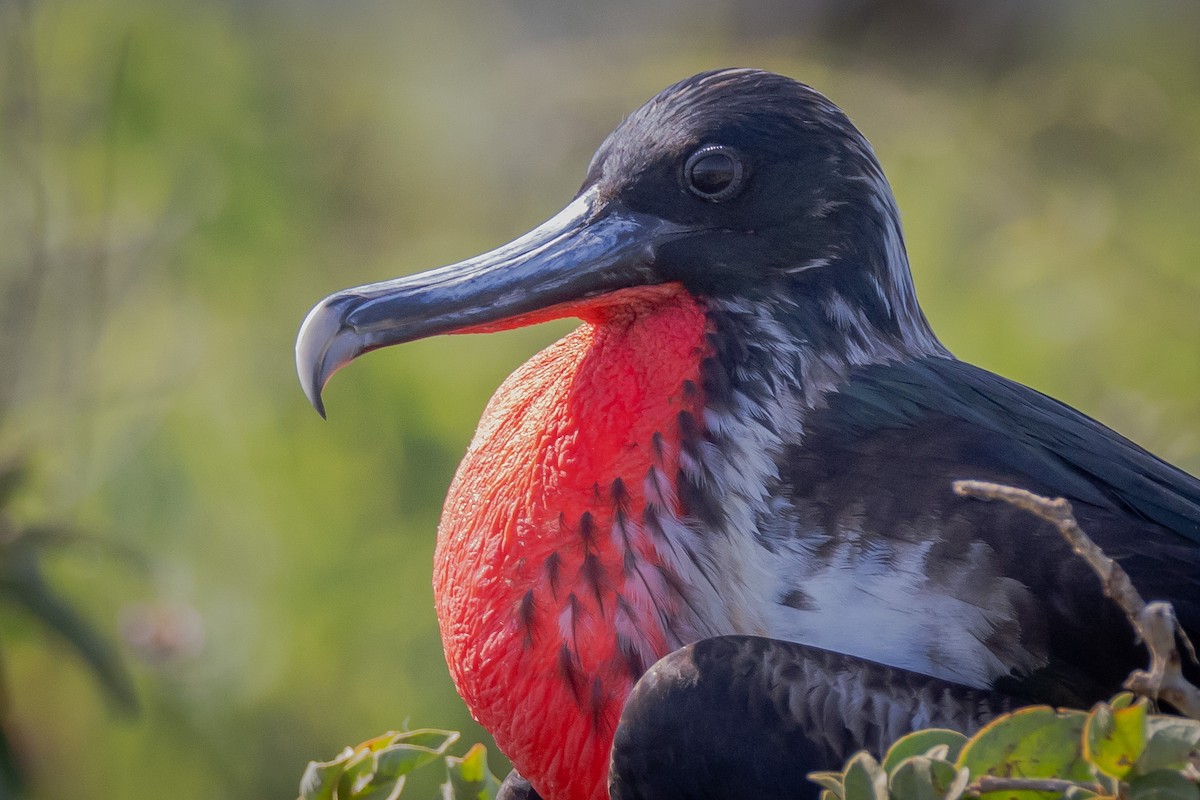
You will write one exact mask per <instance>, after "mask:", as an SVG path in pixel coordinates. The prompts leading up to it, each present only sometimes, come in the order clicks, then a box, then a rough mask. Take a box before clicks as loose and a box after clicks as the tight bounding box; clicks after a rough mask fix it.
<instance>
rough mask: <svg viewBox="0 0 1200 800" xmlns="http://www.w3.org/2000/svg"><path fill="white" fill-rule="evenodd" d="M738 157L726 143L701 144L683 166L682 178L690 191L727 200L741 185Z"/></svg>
mask: <svg viewBox="0 0 1200 800" xmlns="http://www.w3.org/2000/svg"><path fill="white" fill-rule="evenodd" d="M742 174H743V169H742V160H741V158H739V157H738V154H737V153H736V152H734V151H733V149H731V148H729V147H725V146H723V145H719V144H713V145H708V146H707V147H701V148H700V149H699V150H697V151H696V152H694V153H692V154H691V156H689V157H688V160H687V163H686V164H684V166H683V180H684V183H685V184H687V188H688V189H689V190H690V191H691V192H692V194H694V195H696V196H697V197H701V198H703V199H705V200H708V201H711V202H713V203H719V202H721V201H722V200H728V199H729V198H731V197H733V196H734V195H736V194H737V193H738V192H739V191H741V188H742Z"/></svg>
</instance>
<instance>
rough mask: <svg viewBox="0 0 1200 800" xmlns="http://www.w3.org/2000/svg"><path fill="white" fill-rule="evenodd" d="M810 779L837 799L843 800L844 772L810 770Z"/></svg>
mask: <svg viewBox="0 0 1200 800" xmlns="http://www.w3.org/2000/svg"><path fill="white" fill-rule="evenodd" d="M808 779H809V780H810V781H812V782H813V783H815V784H817V785H818V786H820V787H821V788H823V789H825V791H827V792H829V793H831V794H832V795H833V796H834V797H835V798H837V800H842V795H843V792H844V791H845V789H844V787H843V786H842V773H840V772H810V773H808Z"/></svg>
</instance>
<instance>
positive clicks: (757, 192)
mask: <svg viewBox="0 0 1200 800" xmlns="http://www.w3.org/2000/svg"><path fill="white" fill-rule="evenodd" d="M659 284H676V285H678V286H681V287H682V288H683V290H685V291H687V292H689V293H690V294H692V295H693V296H694V297H696V298H697V299H699V300H700V301H702V302H711V303H719V302H721V301H730V302H734V303H741V304H757V305H758V306H760V307H762V308H764V309H766V310H767V311H768V312H769V313H773V314H777V315H780V316H783V317H787V318H789V319H790V323H789V325H788V328H789V329H790V330H793V331H795V335H796V336H797V337H800V338H803V339H805V340H806V341H812V342H816V343H817V344H818V345H820V346H830V347H833V346H835V345H836V343H837V341H838V340H839V339H840V338H843V337H845V336H847V335H850V334H851V333H853V335H854V336H856V337H857V338H858V339H859V340H861V341H887V342H889V343H890V345H892V346H894V347H899V348H900V349H905V348H906V347H909V348H915V349H922V348H924V349H926V350H928V349H931V348H933V349H936V348H937V347H940V345H937V344H936V340H935V339H934V338H933V335H932V333H930V332H929V329H928V326H927V324H926V323H925V320H924V317H923V316H922V314H921V312H920V309H919V308H918V307H917V304H916V300H915V297H914V293H913V290H912V283H911V277H910V275H909V271H908V262H907V258H906V256H905V253H904V246H903V238H902V236H901V233H900V226H899V220H898V214H897V212H896V208H895V202H894V200H893V198H892V194H891V190H890V188H889V187H888V184H887V181H886V179H885V178H884V176H883V173H882V170H881V169H880V167H879V164H878V162H877V160H876V159H875V156H874V153H873V152H872V150H871V147H870V145H869V144H868V143H867V141H866V139H865V138H864V137H863V136H862V134H861V133H859V131H858V130H857V129H856V128H855V127H854V125H853V124H852V123H851V122H850V120H849V119H848V118H847V117H846V115H845V114H844V113H843V112H842V111H841V110H840V109H838V107H837V106H835V105H834V104H833V103H832V102H830V101H829V100H828V99H826V98H825V97H824V96H823V95H821V94H820V93H819V92H817V91H815V90H814V89H811V88H810V87H808V86H805V85H804V84H801V83H798V82H796V81H794V80H792V79H790V78H786V77H784V76H781V75H776V74H773V73H769V72H763V71H759V70H750V69H731V70H720V71H715V72H707V73H702V74H700V75H696V76H694V77H692V78H688V79H686V80H684V81H681V82H679V83H677V84H675V85H673V86H671V87H669V88H667V89H665V90H663V91H662V92H660V93H659V94H658V95H657V96H655V97H654V98H652V99H651V100H650V101H649V102H647V103H646V104H645V105H643V106H642V107H641V108H640V109H638V110H637V111H636V112H635V113H634V114H632V115H631V116H629V117H628V118H627V119H626V120H625V121H624V122H623V123H622V124H621V125H620V126H619V127H617V129H616V130H615V131H613V133H612V134H610V135H609V137H608V138H607V139H606V140H605V141H604V143H603V144H602V145H601V146H600V148H599V150H598V151H597V153H596V155H595V157H594V158H593V160H592V163H591V165H590V167H589V169H588V173H587V177H586V179H585V181H584V183H583V186H582V187H581V189H580V191H579V193H578V194H577V195H576V196H575V198H574V199H573V200H572V201H571V202H570V203H569V204H568V205H567V206H566V208H564V209H563V210H562V211H561V212H559V213H558V214H557V215H555V216H554V217H552V218H551V219H550V220H548V221H547V222H545V223H543V224H542V225H540V226H538V227H537V228H535V229H533V230H532V231H530V232H529V233H527V234H525V235H524V236H521V237H520V238H518V239H516V240H514V241H512V242H510V243H508V244H505V245H503V246H501V247H499V248H497V249H495V250H493V251H491V252H488V253H484V254H483V255H480V256H476V257H474V258H471V259H468V260H466V261H462V262H460V263H457V264H452V265H450V266H445V267H441V268H438V269H434V270H430V271H428V272H422V273H418V274H415V275H411V276H407V277H403V278H398V279H395V280H390V281H384V282H381V283H375V284H370V285H367V286H360V287H356V288H352V289H346V290H344V291H341V292H337V293H335V294H333V295H331V296H329V297H327V298H326V299H325V300H322V301H321V302H320V303H319V304H317V306H316V307H314V308H313V309H312V311H311V312H310V313H309V315H308V317H307V318H306V319H305V321H304V324H303V326H302V327H301V329H300V334H299V338H298V340H297V343H296V362H297V369H298V371H299V375H300V380H301V383H302V385H303V387H304V390H305V392H306V394H307V395H308V398H309V400H310V401H311V402H312V403H313V405H314V406H315V407H316V408H317V410H318V411H320V412H321V413H322V414H324V408H323V405H322V401H321V391H322V389H323V387H324V386H325V383H326V382H327V381H328V380H329V378H330V376H332V374H333V373H334V372H336V371H337V370H338V369H340V368H341V367H343V366H345V365H346V364H347V363H349V362H350V361H351V360H353V359H354V358H356V357H357V356H359V355H361V354H362V353H365V352H367V351H370V350H374V349H377V348H380V347H386V346H389V345H393V344H399V343H402V342H408V341H412V340H414V339H420V338H424V337H427V336H432V335H436V334H442V333H458V332H466V331H482V330H497V329H501V328H507V327H515V326H517V325H522V324H529V323H531V322H536V321H541V320H545V319H551V318H555V317H562V316H569V315H578V314H579V310H580V308H581V307H584V306H585V305H588V304H592V305H594V303H595V301H596V300H597V299H598V298H601V299H602V298H605V297H609V296H613V297H620V296H622V295H621V294H620V293H621V291H622V290H626V289H632V288H636V287H648V286H654V285H659ZM848 327H849V328H854V329H855V330H853V331H849V330H847V328H848Z"/></svg>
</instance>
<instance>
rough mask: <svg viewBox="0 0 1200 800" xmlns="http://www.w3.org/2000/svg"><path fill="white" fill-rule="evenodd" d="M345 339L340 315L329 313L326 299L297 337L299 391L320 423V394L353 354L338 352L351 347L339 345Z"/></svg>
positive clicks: (342, 343)
mask: <svg viewBox="0 0 1200 800" xmlns="http://www.w3.org/2000/svg"><path fill="white" fill-rule="evenodd" d="M345 338H346V337H345V335H344V328H343V325H342V321H341V315H340V314H339V313H338V312H337V311H335V310H334V309H331V307H330V303H329V300H328V299H326V300H323V301H321V302H320V303H318V304H317V305H316V306H315V307H314V308H313V310H312V311H310V312H309V313H308V316H307V317H305V319H304V323H303V324H302V325H301V326H300V332H299V334H298V335H297V336H296V372H297V374H298V376H299V378H300V388H302V389H303V390H304V396H305V397H307V398H308V402H309V403H311V404H312V407H313V408H314V409H316V411H317V413H318V414H320V415H321V419H326V416H325V402H324V400H322V398H321V392H322V390H323V389H324V388H325V384H326V382H328V380H329V378H330V376H332V375H333V373H334V372H336V371H337V370H338V368H339V367H341V366H343V364H345V363H346V362H347V361H349V360H350V357H352V354H350V355H349V356H347V354H345V353H342V352H341V350H343V349H345V347H346V346H347V344H350V343H348V342H345V341H342V340H343V339H345Z"/></svg>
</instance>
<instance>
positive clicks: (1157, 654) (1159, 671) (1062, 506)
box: [954, 481, 1200, 720]
mask: <svg viewBox="0 0 1200 800" xmlns="http://www.w3.org/2000/svg"><path fill="white" fill-rule="evenodd" d="M954 492H955V494H958V495H960V496H962V497H973V498H976V499H980V500H1003V501H1004V502H1006V503H1009V504H1010V505H1014V506H1016V507H1017V508H1020V509H1022V510H1024V511H1028V512H1029V513H1031V514H1034V515H1036V516H1038V517H1041V518H1042V519H1044V520H1046V521H1047V522H1049V523H1050V524H1052V525H1054V526H1055V527H1056V528H1058V532H1059V533H1061V534H1062V536H1063V538H1064V539H1066V540H1067V543H1068V544H1070V545H1071V549H1072V550H1074V551H1075V553H1076V554H1077V555H1078V556H1079V557H1080V558H1082V559H1083V560H1084V561H1086V562H1087V564H1088V566H1090V567H1091V568H1092V570H1093V571H1095V573H1096V574H1097V575H1098V576H1100V582H1101V584H1102V585H1103V588H1104V594H1105V595H1107V596H1108V597H1110V598H1112V600H1113V601H1114V602H1115V603H1116V604H1117V605H1118V606H1119V607H1120V608H1121V610H1122V611H1124V612H1125V616H1127V617H1128V618H1129V622H1130V624H1131V625H1133V629H1134V632H1135V633H1136V634H1137V636H1138V638H1139V639H1140V640H1141V641H1143V642H1145V643H1146V647H1147V649H1149V651H1150V668H1149V669H1148V670H1137V671H1135V672H1134V673H1133V674H1131V675H1130V676H1129V679H1128V680H1126V681H1125V688H1126V689H1129V690H1130V691H1132V692H1135V693H1137V694H1141V695H1146V696H1148V697H1150V698H1152V699H1154V700H1165V701H1166V702H1168V703H1170V704H1171V705H1172V706H1174V707H1175V708H1176V709H1178V710H1179V712H1180V713H1182V714H1185V715H1187V716H1189V717H1191V718H1192V719H1197V720H1200V689H1197V688H1196V687H1195V686H1193V685H1192V684H1191V683H1189V682H1188V681H1187V679H1186V678H1184V677H1183V670H1182V667H1181V658H1180V655H1179V649H1178V648H1177V647H1176V646H1175V641H1176V635H1178V637H1179V639H1181V640H1182V641H1183V643H1184V646H1185V647H1186V648H1187V650H1188V652H1189V653H1190V654H1191V655H1192V657H1193V659H1194V658H1195V650H1194V649H1193V648H1192V643H1191V642H1190V641H1189V640H1188V638H1187V636H1186V635H1185V634H1184V632H1183V630H1182V628H1181V627H1180V626H1179V623H1178V622H1176V620H1175V610H1174V609H1173V608H1172V607H1171V604H1170V603H1162V602H1155V603H1149V604H1147V603H1146V601H1145V600H1143V599H1142V596H1141V595H1140V594H1138V591H1137V589H1136V588H1134V585H1133V582H1132V581H1131V580H1130V579H1129V575H1128V573H1126V572H1125V570H1124V569H1122V568H1121V565H1120V564H1118V563H1117V562H1115V561H1113V560H1112V559H1111V558H1109V557H1108V556H1106V555H1105V554H1104V551H1103V550H1101V549H1100V548H1099V547H1098V546H1097V545H1096V543H1095V542H1093V541H1092V540H1091V539H1090V538H1089V537H1088V535H1087V534H1086V533H1084V531H1083V529H1082V528H1080V527H1079V523H1078V522H1076V521H1075V515H1074V513H1073V512H1072V510H1071V504H1070V503H1069V502H1067V500H1066V499H1065V498H1062V497H1058V498H1055V499H1053V500H1051V499H1050V498H1048V497H1042V496H1041V495H1037V494H1034V493H1032V492H1029V491H1026V490H1025V489H1018V488H1016V487H1015V486H1005V485H1003V484H999V483H990V482H987V481H955V482H954Z"/></svg>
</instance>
